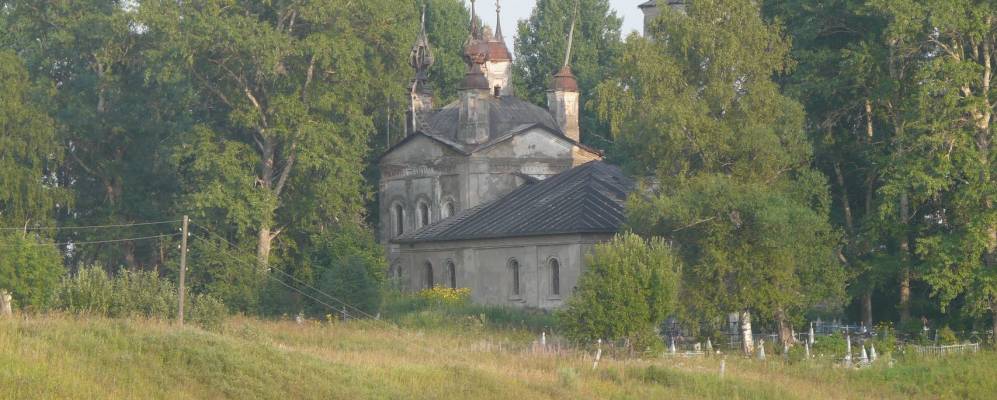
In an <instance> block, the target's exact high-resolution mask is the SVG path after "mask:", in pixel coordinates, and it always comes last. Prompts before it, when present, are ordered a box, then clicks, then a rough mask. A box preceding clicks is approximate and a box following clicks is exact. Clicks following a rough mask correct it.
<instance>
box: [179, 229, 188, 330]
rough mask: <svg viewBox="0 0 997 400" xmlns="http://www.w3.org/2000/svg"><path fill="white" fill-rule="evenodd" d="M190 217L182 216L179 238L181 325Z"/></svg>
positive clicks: (181, 321)
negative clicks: (181, 234) (180, 235)
mask: <svg viewBox="0 0 997 400" xmlns="http://www.w3.org/2000/svg"><path fill="white" fill-rule="evenodd" d="M189 222H190V219H189V218H187V216H186V215H184V216H183V229H181V232H182V233H183V236H182V237H181V238H180V290H179V296H178V297H179V298H180V306H179V312H178V315H177V318H178V319H179V321H180V326H183V303H184V278H185V275H187V225H188V223H189Z"/></svg>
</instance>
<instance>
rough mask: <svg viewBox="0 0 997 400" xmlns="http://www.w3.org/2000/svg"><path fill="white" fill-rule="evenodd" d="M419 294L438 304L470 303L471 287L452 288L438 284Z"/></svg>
mask: <svg viewBox="0 0 997 400" xmlns="http://www.w3.org/2000/svg"><path fill="white" fill-rule="evenodd" d="M418 296H419V297H421V298H423V299H425V300H426V301H428V302H430V303H433V304H437V305H461V304H468V303H470V300H471V289H470V288H457V289H451V288H448V287H443V286H436V287H434V288H432V289H423V290H420V291H419V293H418Z"/></svg>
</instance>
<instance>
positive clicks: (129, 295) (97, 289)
mask: <svg viewBox="0 0 997 400" xmlns="http://www.w3.org/2000/svg"><path fill="white" fill-rule="evenodd" d="M56 299H57V301H56V307H57V308H59V309H62V310H66V311H69V312H72V313H76V314H88V315H106V316H110V317H132V316H140V317H145V318H161V319H169V318H174V317H175V316H176V313H177V292H176V287H175V286H173V283H172V282H170V281H168V280H165V279H162V278H160V277H159V274H157V273H156V272H154V271H128V270H121V271H119V272H118V274H117V275H115V276H114V277H113V278H110V277H108V275H107V273H106V272H105V271H104V269H103V268H102V267H100V266H97V265H94V266H89V267H83V268H80V270H79V271H78V272H77V273H76V275H74V276H67V277H64V278H63V280H62V284H61V285H60V286H59V290H58V295H57V297H56Z"/></svg>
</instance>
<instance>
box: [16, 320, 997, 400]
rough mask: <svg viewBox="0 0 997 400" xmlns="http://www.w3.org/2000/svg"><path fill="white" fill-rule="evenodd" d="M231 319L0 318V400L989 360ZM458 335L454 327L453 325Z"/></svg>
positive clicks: (876, 379) (823, 379)
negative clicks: (688, 354)
mask: <svg viewBox="0 0 997 400" xmlns="http://www.w3.org/2000/svg"><path fill="white" fill-rule="evenodd" d="M453 328H454V329H448V328H437V329H433V328H428V329H422V330H415V329H412V330H405V331H401V330H397V329H395V328H391V327H388V326H385V325H384V324H381V323H376V322H355V323H349V324H341V323H335V324H327V323H325V324H323V323H317V322H314V323H307V324H304V325H297V324H295V323H293V322H271V321H259V320H254V319H246V318H235V319H232V320H230V321H228V322H227V323H226V324H225V325H224V326H223V328H222V329H221V330H220V331H219V332H207V331H203V330H200V329H198V328H194V327H188V328H185V329H178V328H176V327H173V326H171V325H169V324H167V323H163V322H158V321H150V320H110V319H91V318H87V319H84V318H74V317H67V316H35V317H18V318H15V319H7V320H0V398H4V399H6V398H14V399H32V398H44V399H49V398H81V399H90V398H170V399H178V398H237V399H245V398H264V399H292V398H293V399H297V398H306V399H307V398H314V399H330V398H333V399H334V398H342V399H357V398H385V399H392V398H406V399H409V398H416V399H419V398H424V399H437V398H470V399H509V398H512V399H517V400H526V399H543V398H571V399H586V398H591V399H596V398H599V399H603V398H619V399H623V398H670V399H699V398H717V399H739V398H744V399H755V398H757V399H769V398H771V399H787V398H788V399H792V398H843V399H844V398H896V399H904V398H992V396H993V394H994V393H997V375H995V374H994V373H993V366H994V365H997V355H995V354H994V353H982V354H979V355H972V356H961V357H952V358H946V359H939V360H902V361H897V362H896V364H895V365H894V366H893V367H888V366H886V365H882V366H877V367H872V368H867V369H864V370H858V371H855V370H845V369H842V368H836V367H833V366H828V365H824V364H813V363H812V364H795V365H786V364H784V363H782V362H781V361H778V358H777V357H773V359H772V360H770V361H768V362H760V361H753V360H741V359H738V358H736V357H730V358H728V360H727V362H726V365H727V367H726V371H727V373H726V376H725V378H724V379H722V380H721V379H719V378H718V377H717V370H718V366H719V364H718V363H719V362H718V360H716V359H681V358H678V359H655V360H639V361H638V360H630V361H614V360H608V359H607V360H604V362H603V363H601V364H600V366H599V368H598V369H597V370H595V371H593V370H592V364H591V361H590V360H587V359H586V358H585V355H584V354H562V355H552V354H538V353H534V352H531V351H529V350H528V349H529V347H530V345H529V342H530V340H531V339H532V337H531V335H528V334H526V333H522V332H515V331H502V332H496V331H493V330H489V329H486V328H473V327H470V328H469V327H468V325H466V324H464V325H454V327H453ZM456 328H460V329H456ZM884 364H885V363H884Z"/></svg>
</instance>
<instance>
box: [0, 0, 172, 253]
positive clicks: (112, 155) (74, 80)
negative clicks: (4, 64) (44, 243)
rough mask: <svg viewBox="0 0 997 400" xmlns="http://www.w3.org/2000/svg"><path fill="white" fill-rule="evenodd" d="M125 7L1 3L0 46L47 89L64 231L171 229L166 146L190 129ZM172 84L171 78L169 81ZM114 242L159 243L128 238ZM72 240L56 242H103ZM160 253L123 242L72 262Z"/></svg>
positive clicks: (152, 43)
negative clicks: (66, 205) (64, 199)
mask: <svg viewBox="0 0 997 400" xmlns="http://www.w3.org/2000/svg"><path fill="white" fill-rule="evenodd" d="M130 4H132V2H125V1H97V0H86V1H74V2H54V1H43V2H38V1H20V0H10V1H3V2H0V9H3V10H4V15H3V16H4V20H5V23H6V29H4V31H3V32H2V33H0V43H3V45H4V46H5V47H7V46H9V47H11V48H14V49H16V50H17V52H18V54H19V55H20V56H21V57H22V58H23V59H24V61H25V64H26V65H27V68H28V71H29V72H30V74H31V76H32V77H33V79H36V80H39V81H42V80H44V81H47V82H50V83H51V84H52V85H53V87H54V88H55V90H54V98H53V102H52V104H51V109H52V110H54V111H53V117H54V118H55V120H56V127H57V128H58V130H57V140H56V141H54V142H53V143H61V144H62V145H63V147H64V148H65V153H66V159H67V162H66V163H65V165H64V166H63V168H61V170H60V171H59V173H58V180H59V182H60V183H61V185H63V186H64V187H67V188H70V189H71V190H72V191H73V192H74V193H75V198H76V203H75V207H74V208H72V209H66V210H63V211H64V213H63V214H62V215H61V216H60V219H61V220H62V221H63V223H65V224H68V225H100V224H128V223H133V222H145V221H150V220H160V219H170V217H172V215H170V214H172V213H171V212H170V206H171V203H172V201H173V196H174V195H175V193H176V185H175V183H174V181H173V179H172V178H173V177H174V176H175V174H174V173H171V172H170V171H169V170H168V169H167V168H166V167H167V166H168V165H167V163H166V162H165V161H166V160H168V153H166V151H165V150H167V149H168V146H163V143H164V142H165V141H168V138H170V137H171V136H172V135H174V134H176V133H177V131H178V130H179V129H178V127H180V129H183V127H184V126H185V125H187V124H188V121H189V118H187V116H186V115H185V112H186V110H187V109H188V108H186V107H185V106H186V105H187V104H188V103H187V102H185V100H184V97H185V95H186V92H185V91H184V87H183V86H180V85H176V84H174V83H175V82H168V83H166V84H164V82H163V81H162V80H161V79H159V78H158V77H157V75H158V72H157V70H158V68H159V65H157V64H155V63H149V62H148V57H147V56H148V55H150V54H155V53H157V52H158V51H159V50H160V47H161V44H162V42H160V41H159V39H160V38H159V37H157V36H156V35H155V33H154V32H150V31H148V30H147V29H145V28H144V26H143V25H141V24H139V23H138V22H137V18H138V14H137V12H136V10H135V8H134V7H133V6H132V5H130ZM172 79H173V80H176V79H177V78H176V77H173V78H172ZM116 233H117V235H116V237H122V236H144V235H146V234H153V233H163V232H162V227H159V226H155V227H145V228H135V229H133V230H132V231H130V233H128V234H121V233H120V232H116ZM106 235H107V232H97V231H75V232H66V233H64V234H61V235H60V240H63V241H70V240H74V241H79V240H93V239H106V238H108V236H106ZM162 248H163V246H161V244H159V243H140V242H132V241H125V242H120V243H113V244H107V245H98V246H87V247H84V248H79V249H77V251H74V252H73V254H74V255H75V257H76V258H77V261H82V262H92V261H94V260H100V261H102V262H103V263H104V264H106V265H111V266H117V265H122V264H124V265H128V266H130V267H137V266H142V265H150V264H159V263H161V262H162V261H163V260H162V254H163V251H162Z"/></svg>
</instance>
